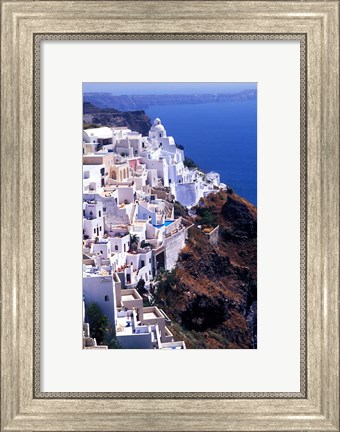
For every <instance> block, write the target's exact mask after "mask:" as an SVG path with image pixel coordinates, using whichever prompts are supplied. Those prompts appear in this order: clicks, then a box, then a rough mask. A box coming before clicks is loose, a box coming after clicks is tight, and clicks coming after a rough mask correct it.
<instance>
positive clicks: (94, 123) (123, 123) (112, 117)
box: [83, 102, 151, 135]
mask: <svg viewBox="0 0 340 432" xmlns="http://www.w3.org/2000/svg"><path fill="white" fill-rule="evenodd" d="M83 122H84V125H83V127H84V129H86V128H89V127H98V126H116V127H127V128H129V129H131V130H133V131H137V132H139V133H141V134H143V135H147V134H148V132H149V129H150V127H151V122H150V117H149V116H147V115H146V114H145V112H144V111H142V110H139V111H124V112H122V111H118V110H117V109H115V108H109V109H102V108H98V107H97V106H95V105H93V104H92V103H90V102H84V103H83Z"/></svg>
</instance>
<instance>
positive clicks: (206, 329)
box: [156, 190, 257, 349]
mask: <svg viewBox="0 0 340 432" xmlns="http://www.w3.org/2000/svg"><path fill="white" fill-rule="evenodd" d="M196 212H197V213H196V217H195V218H194V219H193V220H192V222H193V223H194V225H193V227H192V228H190V229H189V238H188V241H187V244H186V246H185V247H184V249H183V250H182V253H181V255H180V258H179V262H178V264H177V266H176V268H175V270H174V271H172V272H166V273H163V274H162V275H161V276H160V278H159V279H160V282H159V287H158V290H157V292H156V304H157V305H159V306H160V307H162V308H163V309H164V311H165V312H166V313H167V315H168V316H169V317H170V319H172V321H173V322H172V326H171V331H172V332H173V333H174V336H175V339H181V340H184V341H185V343H186V345H187V348H215V349H216V348H217V349H218V348H256V345H257V338H256V330H257V325H256V321H257V320H256V305H257V304H256V299H257V279H256V278H257V271H256V270H257V256H256V249H257V239H256V222H257V214H256V213H257V212H256V208H255V207H254V206H253V205H252V204H250V203H248V202H247V201H246V200H244V199H243V198H241V197H239V196H238V195H236V194H235V193H233V192H232V191H231V190H229V192H218V193H216V194H211V195H210V196H209V197H207V198H206V199H204V200H203V199H202V200H201V201H200V205H199V206H197V209H196ZM217 225H219V230H218V236H217V237H216V244H214V242H212V241H209V237H208V232H209V231H211V229H212V228H213V227H214V226H217ZM215 232H217V231H215Z"/></svg>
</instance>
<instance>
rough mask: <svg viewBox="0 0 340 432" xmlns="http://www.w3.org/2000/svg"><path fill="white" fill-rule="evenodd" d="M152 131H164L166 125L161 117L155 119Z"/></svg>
mask: <svg viewBox="0 0 340 432" xmlns="http://www.w3.org/2000/svg"><path fill="white" fill-rule="evenodd" d="M151 130H152V131H164V126H163V125H162V122H161V120H160V119H159V118H156V119H155V120H154V121H153V125H152V126H151Z"/></svg>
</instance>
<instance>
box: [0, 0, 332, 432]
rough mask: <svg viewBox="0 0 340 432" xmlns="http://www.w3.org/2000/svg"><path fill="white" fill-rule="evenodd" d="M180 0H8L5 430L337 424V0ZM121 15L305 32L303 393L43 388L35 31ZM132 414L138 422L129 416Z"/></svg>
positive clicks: (118, 22) (80, 29) (169, 25)
mask: <svg viewBox="0 0 340 432" xmlns="http://www.w3.org/2000/svg"><path fill="white" fill-rule="evenodd" d="M178 3H179V2H178V1H164V2H157V8H154V4H155V2H154V1H144V0H135V1H119V0H118V1H101V0H99V1H91V0H89V1H81V0H77V1H68V0H57V1H55V0H47V1H40V0H38V1H33V0H23V1H15V0H7V1H2V2H1V12H2V14H1V15H2V16H1V19H2V24H1V26H2V32H1V69H2V75H1V126H2V127H1V366H2V368H1V430H3V431H10V430H11V431H13V430H23V431H24V430H25V431H33V430H39V431H52V430H53V431H54V430H55V431H56V430H58V431H66V430H77V431H86V430H100V431H114V430H117V431H118V430H121V429H124V430H134V429H135V424H138V425H139V430H155V431H156V430H160V429H161V430H164V431H166V430H168V431H170V430H171V431H175V430H176V431H177V430H188V431H189V430H192V431H194V430H202V431H207V430H215V431H222V430H223V431H224V430H225V431H227V430H228V431H234V430H235V431H244V430H254V431H255V430H258V431H271V430H273V431H276V430H277V431H279V430H282V431H283V430H285V431H288V430H289V431H290V430H297V429H298V430H306V431H307V430H324V431H339V291H338V290H339V1H338V0H334V1H333V0H325V1H310V2H303V1H302V2H300V1H289V2H287V1H276V0H267V1H243V0H234V1H191V0H189V1H181V2H180V7H178V6H179V4H178ZM98 4H100V8H99V7H98ZM151 7H153V11H154V14H153V16H152V17H151V18H150V17H149V10H150V8H151ZM117 18H118V19H117ZM184 24H185V25H184ZM113 26H114V28H115V33H125V35H127V37H126V38H128V37H129V36H130V37H131V36H132V35H135V37H136V38H137V39H146V38H148V37H147V35H148V34H150V33H151V32H152V33H153V34H156V35H159V38H165V37H164V34H169V35H170V36H171V35H174V34H177V35H178V34H179V35H181V37H182V38H183V39H184V38H189V37H190V34H191V35H192V34H193V33H196V34H197V33H199V34H200V35H201V36H202V38H203V39H204V38H207V36H208V35H210V36H211V37H212V38H215V37H216V38H218V34H226V33H232V34H235V35H236V34H238V35H239V34H244V35H245V37H248V35H250V34H259V35H260V34H274V35H280V34H281V35H290V37H291V36H293V35H297V34H304V35H306V40H307V52H306V63H307V82H308V87H307V100H308V107H307V131H306V134H307V147H308V158H307V177H306V179H305V180H306V191H307V205H306V216H307V227H306V231H307V236H306V241H307V246H308V247H307V256H306V261H307V272H306V284H307V290H308V298H307V319H308V322H310V323H313V325H312V326H309V327H307V329H306V331H307V342H308V344H307V347H306V357H307V392H306V393H305V392H304V391H302V392H301V393H297V394H294V395H293V394H290V395H289V394H288V395H285V396H283V397H282V396H281V397H280V396H279V395H278V394H274V395H272V396H273V397H271V396H269V394H267V395H266V394H260V393H258V394H254V393H253V394H252V395H251V398H250V397H249V396H248V397H247V395H242V394H234V395H233V396H234V397H232V398H231V397H228V398H227V399H226V398H223V396H222V398H221V396H220V397H219V396H218V395H216V397H217V398H214V399H211V398H210V397H209V396H208V395H209V394H208V395H206V396H205V395H202V394H193V395H190V397H194V399H176V398H167V399H166V400H165V398H164V397H163V396H161V395H155V397H154V398H152V399H142V398H137V399H136V398H133V399H129V400H126V399H125V398H123V397H120V398H117V399H115V400H112V399H108V398H105V394H102V395H100V394H96V395H93V396H92V397H91V398H90V395H89V394H86V393H85V394H82V393H80V394H73V397H74V398H73V397H72V398H69V397H68V398H66V397H67V395H63V394H50V395H45V396H43V394H39V393H38V392H36V388H34V385H33V373H34V357H33V346H34V344H35V343H36V342H37V341H38V339H37V338H39V333H38V332H37V331H36V330H37V328H36V327H35V324H34V318H33V311H34V299H33V293H34V280H33V274H34V273H37V272H38V271H40V269H39V266H38V265H37V263H36V262H35V261H34V259H33V256H34V244H35V241H36V239H37V238H39V231H38V230H37V228H38V227H37V226H36V225H35V224H34V221H35V220H36V218H35V216H37V214H36V213H34V212H35V211H37V207H34V206H33V204H34V199H33V196H34V193H35V192H36V187H35V186H36V185H35V184H34V181H36V179H37V176H36V175H35V174H36V171H35V170H36V167H37V164H38V163H39V159H37V158H35V157H34V156H35V154H34V146H35V142H34V141H35V140H34V138H33V137H34V135H33V125H34V118H33V112H34V110H33V103H34V100H36V94H34V86H33V79H34V77H35V78H36V75H35V76H34V74H33V71H34V38H35V36H34V35H37V34H40V35H49V34H58V37H59V38H66V39H67V38H68V37H67V35H69V34H73V37H75V38H76V37H77V35H76V34H79V38H80V39H81V38H83V37H82V35H83V34H87V35H91V34H92V33H93V35H94V34H99V35H100V34H102V35H105V34H107V33H111V32H112V28H113ZM88 28H91V33H90V34H89V33H88ZM162 35H163V36H162ZM89 37H91V36H89ZM199 37H200V36H197V38H199ZM34 166H35V168H34ZM34 215H35V216H34ZM23 220H25V221H27V224H23V223H22V221H23ZM301 229H302V228H301ZM15 244H20V245H22V248H20V249H19V248H16V247H14V245H15ZM34 335H35V337H34ZM58 395H59V396H58ZM281 395H283V394H281ZM46 396H47V397H46ZM56 397H57V398H56ZM77 397H78V398H77ZM284 397H287V398H284ZM76 398H77V399H76ZM87 413H88V414H89V415H86V414H87ZM130 415H133V417H134V419H135V422H136V423H132V422H131V424H127V422H126V419H127V417H128V416H130Z"/></svg>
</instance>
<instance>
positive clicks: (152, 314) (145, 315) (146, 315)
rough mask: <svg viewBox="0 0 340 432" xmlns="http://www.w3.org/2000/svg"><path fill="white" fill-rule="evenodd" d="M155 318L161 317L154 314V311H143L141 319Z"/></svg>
mask: <svg viewBox="0 0 340 432" xmlns="http://www.w3.org/2000/svg"><path fill="white" fill-rule="evenodd" d="M155 318H161V317H159V316H158V315H156V314H155V313H154V312H146V313H145V312H144V313H143V320H147V319H155Z"/></svg>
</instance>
